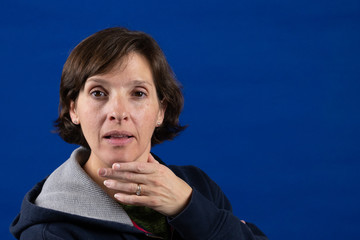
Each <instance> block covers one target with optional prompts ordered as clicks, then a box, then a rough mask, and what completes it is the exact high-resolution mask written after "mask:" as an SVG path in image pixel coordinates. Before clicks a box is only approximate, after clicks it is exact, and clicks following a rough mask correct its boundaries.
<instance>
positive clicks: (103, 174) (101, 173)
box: [99, 168, 106, 176]
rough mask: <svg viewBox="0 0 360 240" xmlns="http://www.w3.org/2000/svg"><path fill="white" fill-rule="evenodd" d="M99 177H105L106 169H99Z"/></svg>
mask: <svg viewBox="0 0 360 240" xmlns="http://www.w3.org/2000/svg"><path fill="white" fill-rule="evenodd" d="M99 175H100V176H105V175H106V169H104V168H100V169H99Z"/></svg>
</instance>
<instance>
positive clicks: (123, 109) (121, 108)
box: [108, 97, 129, 123]
mask: <svg viewBox="0 0 360 240" xmlns="http://www.w3.org/2000/svg"><path fill="white" fill-rule="evenodd" d="M109 105H110V107H109V110H108V119H109V120H110V121H117V122H119V123H120V122H122V121H125V120H128V118H129V112H128V111H127V104H126V100H125V99H123V98H121V97H116V98H113V99H111V100H110V101H109Z"/></svg>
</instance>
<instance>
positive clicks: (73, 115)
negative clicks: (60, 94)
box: [69, 101, 80, 125]
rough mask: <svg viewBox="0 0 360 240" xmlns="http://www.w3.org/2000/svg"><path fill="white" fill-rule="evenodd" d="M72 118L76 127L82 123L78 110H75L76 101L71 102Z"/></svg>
mask: <svg viewBox="0 0 360 240" xmlns="http://www.w3.org/2000/svg"><path fill="white" fill-rule="evenodd" d="M69 113H70V118H71V121H72V122H73V123H74V124H75V125H78V124H79V123H80V121H79V117H78V115H77V113H76V108H75V102H74V101H71V103H70V111H69Z"/></svg>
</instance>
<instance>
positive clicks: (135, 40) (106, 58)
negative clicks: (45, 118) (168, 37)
mask: <svg viewBox="0 0 360 240" xmlns="http://www.w3.org/2000/svg"><path fill="white" fill-rule="evenodd" d="M130 53H138V54H141V55H142V56H144V57H145V58H146V59H147V60H148V61H149V64H150V67H151V70H152V74H153V78H154V82H155V86H156V91H157V96H158V98H159V101H161V102H162V104H164V106H166V111H165V116H164V120H163V123H162V125H161V126H160V127H157V128H156V129H155V131H154V133H153V136H152V138H151V144H152V145H155V144H158V143H161V142H163V141H165V140H171V139H173V138H174V137H175V136H177V135H178V133H179V132H181V131H182V130H184V129H185V128H186V127H184V126H181V125H180V124H179V116H180V113H181V110H182V108H183V103H184V100H183V95H182V93H181V89H180V88H181V87H180V84H179V83H178V82H177V81H176V79H175V76H174V73H173V71H172V70H171V67H170V66H169V64H168V62H167V60H166V58H165V55H164V54H163V52H162V50H161V49H160V47H159V45H158V44H157V43H156V41H155V40H154V39H153V38H152V37H151V36H149V35H148V34H146V33H144V32H139V31H130V30H128V29H126V28H121V27H114V28H108V29H104V30H102V31H99V32H97V33H95V34H93V35H91V36H89V37H88V38H86V39H84V40H83V41H82V42H81V43H80V44H79V45H77V46H76V47H75V48H74V50H73V51H72V52H71V53H70V56H69V57H68V59H67V60H66V62H65V64H64V68H63V72H62V76H61V83H60V104H59V117H58V119H57V120H56V121H55V128H56V132H57V133H58V134H59V135H60V136H61V137H62V138H63V139H64V140H65V141H66V142H68V143H74V144H79V145H81V146H84V147H86V148H89V145H88V143H87V142H86V139H85V137H84V135H83V133H82V130H81V127H80V126H78V125H75V124H73V122H72V121H71V118H70V113H69V111H70V103H71V101H75V100H76V99H77V97H78V96H79V92H80V90H81V89H82V88H83V87H84V85H85V82H86V80H87V79H88V78H89V77H91V76H94V75H97V74H103V73H106V72H108V71H110V70H111V69H112V68H113V67H114V66H115V65H116V64H117V63H118V62H119V61H121V60H122V59H123V58H124V57H126V56H128V55H129V54H130Z"/></svg>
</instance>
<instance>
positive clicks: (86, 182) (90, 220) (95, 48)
mask: <svg viewBox="0 0 360 240" xmlns="http://www.w3.org/2000/svg"><path fill="white" fill-rule="evenodd" d="M182 106H183V97H182V94H181V91H180V88H179V85H178V83H177V82H176V80H175V78H174V76H173V73H172V71H171V69H170V67H169V65H168V63H167V61H166V59H165V56H164V55H163V53H162V51H161V49H160V48H159V46H158V45H157V43H156V42H155V41H154V40H153V39H152V38H151V37H150V36H149V35H147V34H145V33H142V32H134V31H129V30H127V29H124V28H110V29H105V30H103V31H100V32H97V33H95V34H94V35H92V36H90V37H88V38H87V39H85V40H84V41H82V42H81V43H80V44H79V45H78V46H77V47H76V48H75V49H74V50H73V51H72V53H71V54H70V56H69V58H68V59H67V61H66V63H65V65H64V69H63V73H62V78H61V85H60V109H61V111H60V115H59V118H58V119H57V121H56V128H57V130H58V133H59V135H60V136H61V137H62V138H63V139H64V140H65V141H66V142H69V143H75V144H78V145H81V147H80V148H78V149H76V150H75V151H74V152H73V153H72V155H71V156H70V158H69V159H68V160H67V161H66V162H65V163H64V164H62V165H61V166H60V167H59V168H58V169H56V170H55V171H54V172H53V173H52V174H51V175H50V176H49V177H48V178H47V179H45V180H43V181H42V182H40V183H39V184H37V185H36V186H35V187H34V188H33V189H32V190H31V191H30V192H29V193H28V194H27V195H26V196H25V198H24V201H23V204H22V209H21V212H20V214H19V215H18V216H17V218H16V219H15V220H14V222H13V223H12V226H11V229H10V230H11V232H12V233H13V235H14V236H15V237H16V238H19V239H97V240H98V239H148V238H160V239H186V240H188V239H227V240H231V239H266V237H265V235H264V234H263V233H262V232H261V231H260V230H259V229H258V228H256V227H255V226H254V225H252V224H250V223H245V222H244V221H241V220H239V219H238V218H237V217H235V216H234V215H233V214H232V212H231V205H230V203H229V201H228V200H227V198H226V197H225V195H224V193H223V192H222V191H221V189H220V188H219V187H218V186H217V185H216V184H215V183H214V182H213V181H212V180H211V179H210V178H209V177H208V176H207V175H206V174H205V173H203V172H202V171H201V170H199V169H198V168H196V167H192V166H187V167H179V166H167V165H166V164H165V163H164V162H162V161H161V160H160V159H159V158H158V157H157V156H155V155H154V154H152V153H150V149H151V147H152V146H154V145H155V144H159V143H161V142H163V141H165V140H170V139H173V138H174V137H175V136H176V135H177V134H178V133H179V132H181V131H182V130H183V129H184V127H183V126H181V125H180V124H179V115H180V112H181V109H182Z"/></svg>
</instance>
